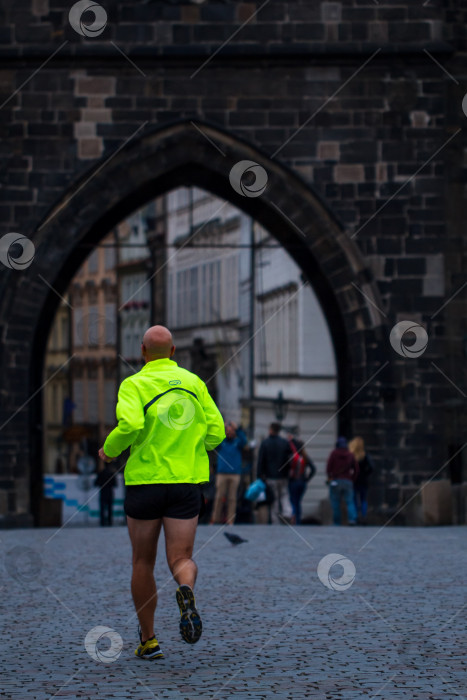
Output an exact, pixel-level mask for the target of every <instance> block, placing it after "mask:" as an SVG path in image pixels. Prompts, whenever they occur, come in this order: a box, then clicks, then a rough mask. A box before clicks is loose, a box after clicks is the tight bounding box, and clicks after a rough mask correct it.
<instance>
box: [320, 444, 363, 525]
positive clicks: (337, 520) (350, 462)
mask: <svg viewBox="0 0 467 700" xmlns="http://www.w3.org/2000/svg"><path fill="white" fill-rule="evenodd" d="M326 473H327V475H328V484H329V498H330V501H331V506H332V514H333V520H334V525H340V524H341V499H342V498H344V500H345V503H346V506H347V520H348V523H349V525H356V524H357V511H356V509H355V500H354V493H353V482H354V481H355V479H356V478H357V476H358V463H357V461H356V459H355V457H354V456H353V454H352V453H351V452H350V450H349V448H348V444H347V440H346V438H345V437H340V438H338V439H337V442H336V447H335V449H334V450H333V451H332V452H331V454H330V455H329V458H328V463H327V467H326Z"/></svg>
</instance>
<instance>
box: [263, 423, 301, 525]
mask: <svg viewBox="0 0 467 700" xmlns="http://www.w3.org/2000/svg"><path fill="white" fill-rule="evenodd" d="M280 430H281V425H280V423H277V422H273V423H271V425H270V426H269V436H268V437H267V438H265V439H264V440H263V442H262V443H261V445H260V448H259V454H258V466H257V474H258V477H259V478H260V479H262V480H263V481H265V482H266V483H267V484H268V486H269V487H270V488H271V491H272V494H273V496H274V500H273V502H272V505H271V522H272V523H273V524H274V523H284V522H288V521H290V518H291V516H292V507H291V505H290V499H289V480H288V474H289V469H290V462H291V460H292V457H293V452H292V449H291V447H290V445H289V443H288V442H287V440H286V439H285V438H283V437H280V435H279V433H280Z"/></svg>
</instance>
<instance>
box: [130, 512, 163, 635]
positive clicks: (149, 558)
mask: <svg viewBox="0 0 467 700" xmlns="http://www.w3.org/2000/svg"><path fill="white" fill-rule="evenodd" d="M127 522H128V532H129V534H130V540H131V544H132V547H133V575H132V578H131V594H132V596H133V602H134V604H135V609H136V613H137V615H138V620H139V624H140V625H141V635H142V639H143V642H145V641H147V640H148V639H151V637H153V636H154V613H155V610H156V605H157V591H156V582H155V580H154V565H155V563H156V553H157V541H158V539H159V534H160V531H161V525H162V520H161V519H158V520H136V519H135V518H130V517H129V516H127Z"/></svg>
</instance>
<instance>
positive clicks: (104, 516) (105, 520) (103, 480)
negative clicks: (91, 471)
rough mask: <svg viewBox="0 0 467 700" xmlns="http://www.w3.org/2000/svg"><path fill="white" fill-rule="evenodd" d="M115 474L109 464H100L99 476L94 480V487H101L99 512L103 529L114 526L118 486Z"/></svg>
mask: <svg viewBox="0 0 467 700" xmlns="http://www.w3.org/2000/svg"><path fill="white" fill-rule="evenodd" d="M116 481H117V480H116V477H115V472H114V470H113V469H112V467H111V466H110V465H109V464H107V463H104V464H100V465H99V470H98V472H97V476H96V478H95V480H94V486H98V487H99V512H100V520H101V527H104V526H105V525H110V526H111V525H112V515H113V512H112V511H113V505H114V488H115V486H116V485H117V484H116Z"/></svg>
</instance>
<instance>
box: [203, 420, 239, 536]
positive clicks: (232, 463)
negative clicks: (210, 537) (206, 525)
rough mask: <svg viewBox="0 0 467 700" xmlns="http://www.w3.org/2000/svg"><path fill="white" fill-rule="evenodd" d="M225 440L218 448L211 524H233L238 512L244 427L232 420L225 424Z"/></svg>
mask: <svg viewBox="0 0 467 700" xmlns="http://www.w3.org/2000/svg"><path fill="white" fill-rule="evenodd" d="M225 435H226V438H225V440H224V441H223V442H222V443H221V445H220V446H219V447H218V448H217V450H216V453H217V473H216V497H215V499H214V508H213V511H212V517H211V524H214V523H221V522H227V523H228V524H229V525H233V523H234V522H235V513H236V512H237V494H238V487H239V484H240V478H241V474H242V451H243V448H244V447H245V445H246V443H247V437H246V435H245V432H244V431H243V429H242V427H241V426H239V427H238V428H237V425H236V424H235V423H233V422H231V421H229V422H227V423H226V424H225ZM224 498H225V500H226V507H227V513H226V518H225V520H224V518H223V517H222V508H223V503H224Z"/></svg>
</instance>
